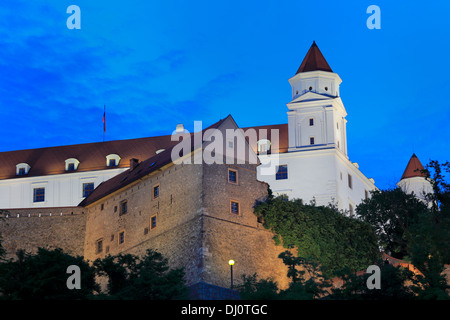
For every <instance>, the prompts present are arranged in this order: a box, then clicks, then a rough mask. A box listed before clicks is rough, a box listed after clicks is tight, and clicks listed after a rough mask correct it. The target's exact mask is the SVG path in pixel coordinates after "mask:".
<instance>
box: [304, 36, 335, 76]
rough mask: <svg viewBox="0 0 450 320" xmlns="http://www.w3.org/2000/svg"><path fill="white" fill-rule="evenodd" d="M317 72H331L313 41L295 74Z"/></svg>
mask: <svg viewBox="0 0 450 320" xmlns="http://www.w3.org/2000/svg"><path fill="white" fill-rule="evenodd" d="M318 70H320V71H328V72H333V70H331V68H330V66H329V65H328V62H327V60H325V58H324V56H323V54H322V52H320V49H319V47H318V46H317V44H316V42H315V41H313V44H312V45H311V48H309V50H308V53H307V54H306V56H305V58H304V59H303V62H302V64H301V65H300V67H299V68H298V70H297V73H296V74H298V73H300V72H308V71H318Z"/></svg>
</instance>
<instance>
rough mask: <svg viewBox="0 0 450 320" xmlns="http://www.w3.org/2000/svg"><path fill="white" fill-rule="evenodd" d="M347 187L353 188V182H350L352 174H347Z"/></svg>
mask: <svg viewBox="0 0 450 320" xmlns="http://www.w3.org/2000/svg"><path fill="white" fill-rule="evenodd" d="M348 187H349V188H350V189H353V182H352V176H351V175H348Z"/></svg>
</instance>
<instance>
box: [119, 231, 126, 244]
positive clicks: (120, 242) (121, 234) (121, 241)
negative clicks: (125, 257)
mask: <svg viewBox="0 0 450 320" xmlns="http://www.w3.org/2000/svg"><path fill="white" fill-rule="evenodd" d="M124 242H125V231H122V232H120V233H119V244H122V243H124Z"/></svg>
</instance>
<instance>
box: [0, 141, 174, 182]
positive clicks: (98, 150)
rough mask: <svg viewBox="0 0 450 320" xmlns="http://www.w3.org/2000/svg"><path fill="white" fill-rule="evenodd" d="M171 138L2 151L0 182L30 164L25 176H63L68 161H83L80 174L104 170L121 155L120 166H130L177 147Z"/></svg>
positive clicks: (0, 153)
mask: <svg viewBox="0 0 450 320" xmlns="http://www.w3.org/2000/svg"><path fill="white" fill-rule="evenodd" d="M170 137H171V136H170V135H166V136H157V137H148V138H138V139H128V140H116V141H107V142H95V143H86V144H78V145H69V146H60V147H48V148H40V149H28V150H18V151H8V152H0V179H11V178H20V177H18V176H16V165H17V164H19V163H27V164H28V165H29V166H30V167H31V169H30V171H29V173H28V174H27V175H25V176H24V177H35V176H44V175H51V174H64V173H66V171H65V160H67V159H69V158H76V159H77V160H78V161H80V164H79V166H78V169H77V172H80V171H92V170H104V169H109V168H110V167H107V166H106V156H107V155H109V154H118V155H119V156H120V158H121V160H120V163H119V165H118V166H116V167H115V168H117V167H119V168H120V167H122V168H123V167H128V166H129V165H130V159H131V158H137V159H148V158H150V157H152V156H154V155H155V153H156V151H157V150H159V149H164V148H168V147H170V146H172V145H175V144H176V143H177V141H171V138H170Z"/></svg>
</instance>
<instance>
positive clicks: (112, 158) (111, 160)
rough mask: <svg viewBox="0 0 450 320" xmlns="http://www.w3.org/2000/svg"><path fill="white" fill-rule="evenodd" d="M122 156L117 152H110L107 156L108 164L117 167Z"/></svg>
mask: <svg viewBox="0 0 450 320" xmlns="http://www.w3.org/2000/svg"><path fill="white" fill-rule="evenodd" d="M119 162H120V157H119V155H117V154H109V155H107V156H106V166H108V167H116V166H118V165H119Z"/></svg>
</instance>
